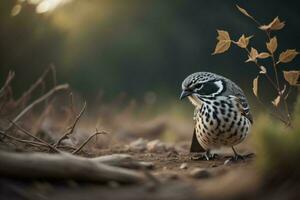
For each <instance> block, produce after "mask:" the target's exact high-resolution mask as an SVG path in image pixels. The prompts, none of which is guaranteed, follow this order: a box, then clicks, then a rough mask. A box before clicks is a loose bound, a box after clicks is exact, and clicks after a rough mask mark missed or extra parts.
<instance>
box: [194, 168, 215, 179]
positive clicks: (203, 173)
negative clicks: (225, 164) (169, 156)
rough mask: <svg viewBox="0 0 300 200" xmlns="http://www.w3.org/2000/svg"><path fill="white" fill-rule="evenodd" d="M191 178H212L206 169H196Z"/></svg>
mask: <svg viewBox="0 0 300 200" xmlns="http://www.w3.org/2000/svg"><path fill="white" fill-rule="evenodd" d="M190 176H191V177H193V178H198V179H202V178H209V177H211V174H210V173H209V172H208V171H207V170H206V169H202V168H195V169H193V170H192V171H191V172H190Z"/></svg>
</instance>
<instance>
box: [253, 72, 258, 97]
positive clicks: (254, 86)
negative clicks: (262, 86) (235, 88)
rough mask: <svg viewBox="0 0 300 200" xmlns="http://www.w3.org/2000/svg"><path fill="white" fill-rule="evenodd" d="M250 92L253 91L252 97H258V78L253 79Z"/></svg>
mask: <svg viewBox="0 0 300 200" xmlns="http://www.w3.org/2000/svg"><path fill="white" fill-rule="evenodd" d="M252 90H253V93H254V95H255V96H256V97H258V93H257V92H258V76H257V77H256V78H255V79H253V88H252Z"/></svg>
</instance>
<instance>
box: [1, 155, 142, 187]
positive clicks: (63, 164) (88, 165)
mask: <svg viewBox="0 0 300 200" xmlns="http://www.w3.org/2000/svg"><path fill="white" fill-rule="evenodd" d="M0 160H1V165H0V176H1V177H11V178H21V179H29V180H34V179H56V180H58V179H59V180H69V179H72V180H78V181H97V182H102V183H107V182H109V181H116V182H118V183H124V184H125V183H127V184H130V183H131V184H133V183H141V182H144V181H146V178H145V176H144V175H143V174H142V173H140V172H137V171H134V170H129V169H124V168H121V167H115V166H109V165H106V164H102V163H99V162H97V161H94V160H93V159H88V158H83V157H80V156H75V155H72V154H69V153H62V154H49V153H12V152H5V151H0ZM66 169H67V170H66Z"/></svg>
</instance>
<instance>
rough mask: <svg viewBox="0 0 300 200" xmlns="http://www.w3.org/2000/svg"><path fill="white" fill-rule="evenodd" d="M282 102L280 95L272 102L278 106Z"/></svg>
mask: <svg viewBox="0 0 300 200" xmlns="http://www.w3.org/2000/svg"><path fill="white" fill-rule="evenodd" d="M279 102H280V96H279V95H278V96H277V97H276V98H275V99H274V100H273V101H272V104H273V105H274V106H275V107H277V106H278V104H279Z"/></svg>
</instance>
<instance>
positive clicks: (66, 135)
mask: <svg viewBox="0 0 300 200" xmlns="http://www.w3.org/2000/svg"><path fill="white" fill-rule="evenodd" d="M85 109H86V102H84V104H83V107H82V109H81V111H80V112H79V114H78V115H77V117H76V118H75V120H74V122H73V124H72V125H71V126H70V127H69V128H68V130H67V131H66V132H65V134H64V135H63V136H62V137H61V138H59V140H58V141H57V142H56V143H55V145H54V146H55V147H57V146H58V145H59V144H60V143H61V141H62V140H64V139H65V138H67V137H68V136H69V135H71V134H72V133H73V132H74V129H75V127H76V124H77V123H78V121H79V119H80V118H81V116H82V114H83V113H84V111H85Z"/></svg>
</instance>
